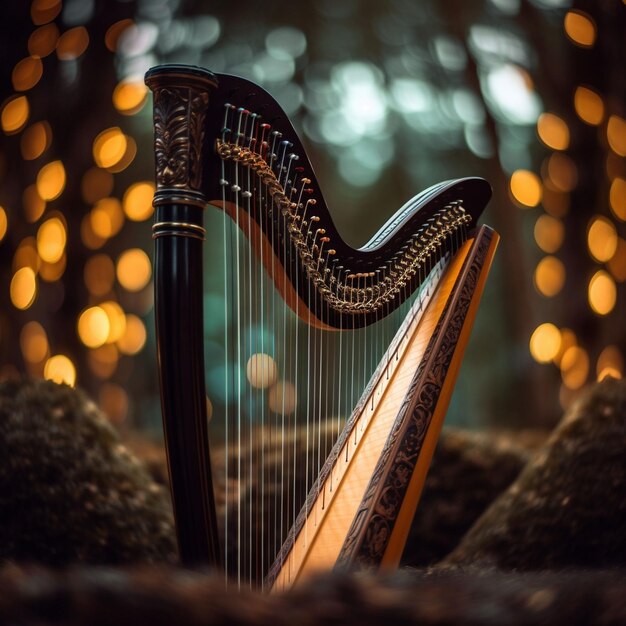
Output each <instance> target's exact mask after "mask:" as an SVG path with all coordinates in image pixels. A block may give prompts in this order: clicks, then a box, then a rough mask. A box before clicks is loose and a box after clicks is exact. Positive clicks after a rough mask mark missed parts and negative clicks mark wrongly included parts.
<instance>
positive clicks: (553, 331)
mask: <svg viewBox="0 0 626 626" xmlns="http://www.w3.org/2000/svg"><path fill="white" fill-rule="evenodd" d="M560 347H561V332H560V331H559V329H558V328H557V327H556V326H555V325H554V324H550V323H546V324H541V325H540V326H538V327H537V328H536V329H535V331H534V332H533V334H532V336H531V338H530V354H531V355H532V357H533V359H535V361H537V362H538V363H549V362H550V361H552V359H554V358H555V357H556V355H557V354H558V353H559V349H560Z"/></svg>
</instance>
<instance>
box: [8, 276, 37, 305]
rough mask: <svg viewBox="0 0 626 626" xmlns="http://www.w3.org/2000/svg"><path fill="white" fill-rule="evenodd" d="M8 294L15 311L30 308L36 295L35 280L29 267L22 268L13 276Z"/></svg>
mask: <svg viewBox="0 0 626 626" xmlns="http://www.w3.org/2000/svg"><path fill="white" fill-rule="evenodd" d="M9 292H10V294H11V302H12V303H13V306H14V307H15V308H16V309H20V310H24V309H27V308H28V307H30V305H31V304H32V303H33V302H34V301H35V296H36V295H37V279H36V277H35V272H34V271H33V269H32V268H31V267H22V268H20V269H18V270H17V272H15V274H13V278H12V279H11V285H10V287H9Z"/></svg>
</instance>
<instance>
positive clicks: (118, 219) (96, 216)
mask: <svg viewBox="0 0 626 626" xmlns="http://www.w3.org/2000/svg"><path fill="white" fill-rule="evenodd" d="M123 225H124V213H123V212H122V205H121V203H120V201H119V200H118V199H117V198H102V200H98V202H97V203H96V205H95V206H94V207H93V209H92V210H91V228H92V230H93V232H94V233H95V234H96V235H97V236H98V237H100V238H102V239H109V238H110V237H113V236H114V235H117V233H119V232H120V230H121V229H122V226H123Z"/></svg>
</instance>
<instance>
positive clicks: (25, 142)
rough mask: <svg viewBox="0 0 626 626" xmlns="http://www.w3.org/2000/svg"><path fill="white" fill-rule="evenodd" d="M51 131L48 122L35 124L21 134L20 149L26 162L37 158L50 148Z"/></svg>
mask: <svg viewBox="0 0 626 626" xmlns="http://www.w3.org/2000/svg"><path fill="white" fill-rule="evenodd" d="M51 141H52V130H51V129H50V124H48V122H37V123H35V124H33V125H32V126H29V127H28V128H27V129H26V130H25V131H24V133H23V134H22V137H21V140H20V148H21V151H22V157H23V158H24V159H26V160H27V161H32V160H34V159H37V158H39V157H40V156H41V155H42V154H43V153H44V152H45V151H46V150H47V149H48V148H49V146H50V142H51Z"/></svg>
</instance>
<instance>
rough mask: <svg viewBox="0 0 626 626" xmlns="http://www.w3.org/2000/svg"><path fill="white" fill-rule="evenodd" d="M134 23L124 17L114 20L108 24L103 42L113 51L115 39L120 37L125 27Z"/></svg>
mask: <svg viewBox="0 0 626 626" xmlns="http://www.w3.org/2000/svg"><path fill="white" fill-rule="evenodd" d="M133 24H134V22H133V20H130V19H126V20H120V21H119V22H115V24H112V25H111V26H109V29H108V30H107V32H106V34H105V35H104V44H105V46H106V47H107V48H108V49H109V50H110V51H111V52H115V51H116V50H117V40H118V39H119V38H120V35H121V34H122V33H123V32H124V31H125V30H126V29H127V28H130V27H131V26H132V25H133Z"/></svg>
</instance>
